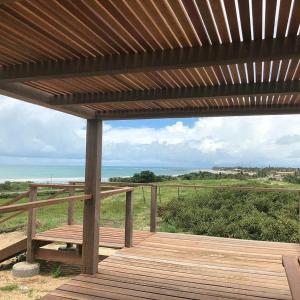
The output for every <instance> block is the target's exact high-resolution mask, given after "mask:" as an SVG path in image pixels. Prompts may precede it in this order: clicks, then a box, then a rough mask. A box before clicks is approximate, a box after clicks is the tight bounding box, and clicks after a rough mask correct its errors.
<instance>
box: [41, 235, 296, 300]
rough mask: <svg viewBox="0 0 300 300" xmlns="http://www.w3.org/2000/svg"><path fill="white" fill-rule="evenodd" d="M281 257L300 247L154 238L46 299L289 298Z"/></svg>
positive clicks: (199, 238)
mask: <svg viewBox="0 0 300 300" xmlns="http://www.w3.org/2000/svg"><path fill="white" fill-rule="evenodd" d="M282 254H286V255H289V254H290V255H300V246H299V245H297V244H287V243H272V242H260V241H246V240H236V239H224V238H216V237H204V236H194V235H183V234H172V233H156V234H154V235H152V236H149V237H148V238H147V239H146V240H144V241H143V242H141V243H140V244H138V245H137V246H136V247H133V248H124V249H122V250H120V251H118V252H117V253H116V254H114V255H113V256H110V257H108V258H107V259H105V260H104V261H102V262H101V263H99V271H98V274H96V275H80V276H78V277H76V278H74V279H72V280H71V281H70V282H68V283H67V284H64V285H62V286H61V287H59V288H58V289H56V290H55V291H53V292H51V293H50V294H49V295H47V296H45V297H44V299H45V300H56V299H124V300H125V299H126V300H128V299H144V298H145V299H159V300H175V299H201V300H214V299H216V300H217V299H218V300H220V299H247V300H249V299H277V300H278V299H291V294H290V290H289V287H288V282H287V279H286V275H285V271H284V269H283V267H282V263H281V257H282Z"/></svg>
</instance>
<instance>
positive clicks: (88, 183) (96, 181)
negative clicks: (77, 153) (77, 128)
mask: <svg viewBox="0 0 300 300" xmlns="http://www.w3.org/2000/svg"><path fill="white" fill-rule="evenodd" d="M101 155H102V121H99V120H95V119H90V120H87V131H86V166H85V192H86V193H87V194H91V195H92V199H91V200H89V201H85V203H84V211H83V244H82V272H83V273H84V274H95V273H97V269H98V251H99V217H100V178H101V175H100V172H101Z"/></svg>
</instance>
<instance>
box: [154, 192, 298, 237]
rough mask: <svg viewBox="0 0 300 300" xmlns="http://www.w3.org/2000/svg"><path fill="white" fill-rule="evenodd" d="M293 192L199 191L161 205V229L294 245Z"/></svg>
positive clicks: (295, 215)
mask: <svg viewBox="0 0 300 300" xmlns="http://www.w3.org/2000/svg"><path fill="white" fill-rule="evenodd" d="M298 203H299V196H298V195H297V194H295V193H277V192H276V193H274V192H235V191H234V192H233V191H209V190H206V191H201V192H194V193H193V194H189V195H184V196H180V197H177V198H173V199H172V200H171V201H169V202H168V203H166V204H164V205H162V206H161V207H160V210H159V215H160V217H161V219H162V224H161V228H162V229H165V230H167V231H173V232H191V233H194V234H200V235H210V236H220V237H232V238H241V239H253V240H268V241H280V242H298V241H299V237H298Z"/></svg>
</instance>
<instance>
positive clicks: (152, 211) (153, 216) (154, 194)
mask: <svg viewBox="0 0 300 300" xmlns="http://www.w3.org/2000/svg"><path fill="white" fill-rule="evenodd" d="M156 216H157V185H152V186H151V208H150V232H156Z"/></svg>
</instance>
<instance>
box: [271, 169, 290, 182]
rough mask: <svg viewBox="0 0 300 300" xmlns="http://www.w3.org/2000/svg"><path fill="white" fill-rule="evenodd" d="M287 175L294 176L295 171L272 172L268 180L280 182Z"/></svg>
mask: <svg viewBox="0 0 300 300" xmlns="http://www.w3.org/2000/svg"><path fill="white" fill-rule="evenodd" d="M288 175H292V176H293V175H295V171H274V172H272V173H271V176H270V178H271V179H274V180H278V181H282V180H283V178H284V177H286V176H288Z"/></svg>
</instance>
